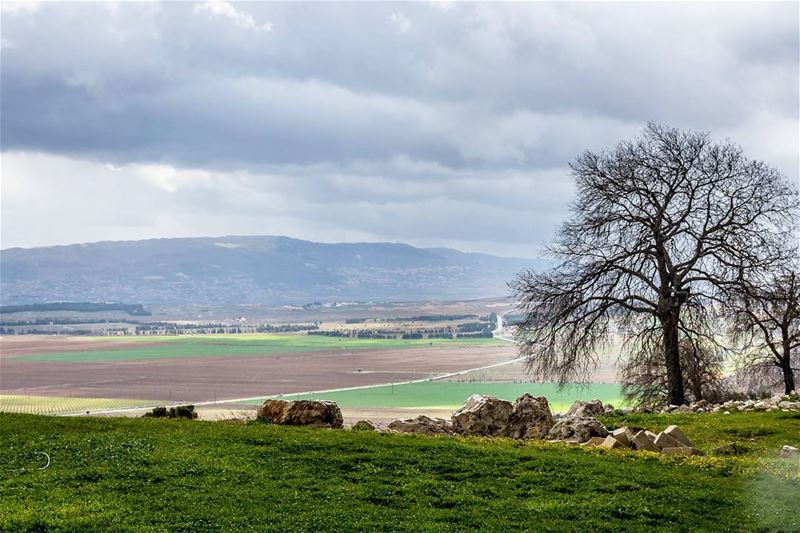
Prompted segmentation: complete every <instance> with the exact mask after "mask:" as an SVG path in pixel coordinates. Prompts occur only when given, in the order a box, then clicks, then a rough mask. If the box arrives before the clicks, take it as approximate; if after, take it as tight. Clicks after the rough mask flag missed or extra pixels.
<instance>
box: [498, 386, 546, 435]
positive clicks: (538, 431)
mask: <svg viewBox="0 0 800 533" xmlns="http://www.w3.org/2000/svg"><path fill="white" fill-rule="evenodd" d="M552 428H553V413H551V412H550V405H549V404H548V403H547V398H545V397H544V396H539V397H534V396H531V395H530V394H528V393H525V394H523V395H522V396H520V397H519V398H517V401H516V402H514V409H513V410H512V412H511V417H510V418H509V421H508V436H509V437H513V438H515V439H543V438H545V437H546V436H547V434H548V433H549V432H550V430H551V429H552Z"/></svg>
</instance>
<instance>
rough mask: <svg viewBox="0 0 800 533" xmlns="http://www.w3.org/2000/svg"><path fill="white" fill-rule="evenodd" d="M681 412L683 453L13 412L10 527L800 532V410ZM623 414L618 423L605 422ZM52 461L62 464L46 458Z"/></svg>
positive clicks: (7, 503)
mask: <svg viewBox="0 0 800 533" xmlns="http://www.w3.org/2000/svg"><path fill="white" fill-rule="evenodd" d="M624 422H625V423H626V424H629V425H636V426H640V427H647V428H649V429H655V430H658V428H662V429H663V427H665V426H666V425H668V424H673V423H677V424H680V425H681V427H682V428H684V429H685V430H686V431H687V434H688V435H691V437H692V439H693V440H695V442H696V443H697V444H698V445H699V446H700V447H701V448H709V447H711V446H718V445H720V444H724V443H726V442H730V441H732V440H733V441H736V442H738V443H739V444H740V445H741V446H742V449H743V455H741V456H736V457H725V456H705V457H680V456H663V455H659V454H650V453H648V452H633V451H626V450H622V451H617V450H613V451H612V450H609V451H606V450H601V449H597V448H595V449H587V448H585V447H578V446H574V447H570V446H568V445H565V444H553V443H546V442H541V441H532V442H530V443H527V442H526V443H521V442H514V441H510V440H507V439H486V438H469V437H466V438H464V437H451V438H441V437H423V436H414V435H386V434H377V433H372V432H355V431H350V430H320V429H307V428H292V427H282V426H270V425H265V424H259V423H251V424H245V423H241V422H198V421H182V420H161V419H119V418H117V419H102V418H54V417H41V416H31V415H7V414H0V427H3V431H2V432H0V464H1V465H3V470H2V473H0V494H2V495H3V497H2V498H0V530H3V531H45V530H59V531H62V530H63V531H78V530H80V531H198V530H204V531H206V530H210V531H232V530H257V531H478V530H480V531H505V532H508V531H531V530H535V531H647V532H653V531H715V532H717V531H787V532H788V531H797V528H798V527H800V523H798V514H797V513H796V505H797V496H798V489H799V488H800V485H798V477H797V463H796V462H794V461H791V460H778V459H777V454H776V450H777V449H779V447H780V446H781V445H782V444H783V443H786V442H796V440H797V438H798V432H799V431H800V425H799V424H800V418H798V417H797V415H796V414H793V413H782V412H777V413H735V414H732V415H730V416H727V417H724V416H722V415H716V414H714V415H668V416H663V415H661V416H659V415H649V416H644V415H640V416H632V417H630V419H626V420H625V421H624ZM606 423H608V424H621V423H623V420H621V419H607V420H606ZM42 453H46V454H47V455H48V456H49V457H50V463H49V467H47V468H46V469H44V470H39V468H41V467H43V466H44V465H45V464H46V458H45V456H44V455H42Z"/></svg>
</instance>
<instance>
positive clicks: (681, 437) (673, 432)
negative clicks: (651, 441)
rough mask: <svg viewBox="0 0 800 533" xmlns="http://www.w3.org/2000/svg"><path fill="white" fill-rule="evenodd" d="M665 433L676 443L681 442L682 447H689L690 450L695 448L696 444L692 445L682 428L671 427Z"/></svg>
mask: <svg viewBox="0 0 800 533" xmlns="http://www.w3.org/2000/svg"><path fill="white" fill-rule="evenodd" d="M664 433H666V434H667V435H669V436H670V437H672V438H673V439H675V440H676V441H678V442H680V443H681V446H688V447H690V448H691V447H692V446H694V444H692V441H690V440H689V439H688V438H687V437H686V435H685V434H684V432H683V431H681V428H679V427H678V426H669V427H668V428H667V429H665V430H664Z"/></svg>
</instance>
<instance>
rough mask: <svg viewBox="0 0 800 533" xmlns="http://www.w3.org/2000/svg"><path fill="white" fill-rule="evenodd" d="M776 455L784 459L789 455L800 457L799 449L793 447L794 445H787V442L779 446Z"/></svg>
mask: <svg viewBox="0 0 800 533" xmlns="http://www.w3.org/2000/svg"><path fill="white" fill-rule="evenodd" d="M778 455H779V456H780V457H782V458H784V459H788V458H790V457H800V449H797V448H795V447H794V446H789V445H788V444H787V445H785V446H784V447H783V448H781V451H780V453H778Z"/></svg>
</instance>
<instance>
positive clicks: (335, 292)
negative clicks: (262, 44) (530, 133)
mask: <svg viewBox="0 0 800 533" xmlns="http://www.w3.org/2000/svg"><path fill="white" fill-rule="evenodd" d="M543 263H544V262H543V261H542V260H538V259H525V258H514V257H498V256H493V255H489V254H482V253H477V252H460V251H458V250H455V249H452V248H418V247H414V246H411V245H409V244H405V243H389V242H377V243H374V242H372V243H371V242H360V243H316V242H313V241H307V240H302V239H294V238H291V237H284V236H272V235H258V236H252V235H250V236H247V235H229V236H223V237H179V238H155V239H144V240H138V241H98V242H94V243H80V244H70V245H57V246H47V247H35V248H20V247H14V248H7V249H3V250H0V289H1V290H0V301H2V303H4V304H21V303H35V302H41V301H56V300H64V301H67V300H87V299H89V300H97V301H140V302H146V303H214V302H216V303H263V302H270V303H275V304H286V303H298V302H306V301H312V300H321V301H332V300H341V299H350V300H360V301H365V300H375V299H383V300H425V299H439V298H451V299H460V298H483V297H496V296H505V295H507V294H508V289H507V287H506V282H507V281H509V280H510V279H511V278H512V277H513V275H514V274H515V273H516V272H519V271H520V270H523V269H526V268H538V267H541V266H543Z"/></svg>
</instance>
